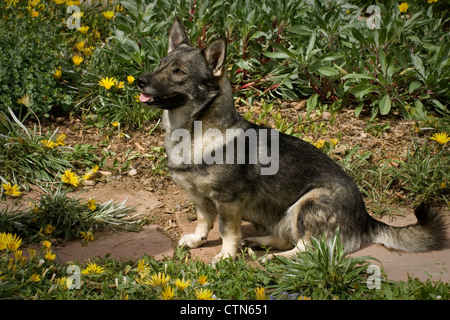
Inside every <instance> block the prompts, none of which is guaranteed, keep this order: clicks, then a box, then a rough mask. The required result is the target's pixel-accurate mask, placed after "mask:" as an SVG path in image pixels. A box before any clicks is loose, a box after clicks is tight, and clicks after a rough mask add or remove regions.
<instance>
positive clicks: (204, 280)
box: [198, 274, 208, 286]
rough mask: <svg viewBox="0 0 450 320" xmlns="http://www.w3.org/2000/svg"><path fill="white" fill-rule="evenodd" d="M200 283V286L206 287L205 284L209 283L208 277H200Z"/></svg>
mask: <svg viewBox="0 0 450 320" xmlns="http://www.w3.org/2000/svg"><path fill="white" fill-rule="evenodd" d="M198 282H199V283H200V285H201V286H202V285H204V284H205V283H207V282H208V281H207V278H206V276H205V275H203V274H202V275H201V276H200V277H198Z"/></svg>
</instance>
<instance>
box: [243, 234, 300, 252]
mask: <svg viewBox="0 0 450 320" xmlns="http://www.w3.org/2000/svg"><path fill="white" fill-rule="evenodd" d="M241 246H246V247H262V246H264V247H267V248H274V249H279V250H289V249H291V248H292V247H293V244H292V243H291V242H289V241H287V240H285V239H282V238H279V237H277V236H274V235H267V236H262V237H249V238H245V239H243V240H242V241H241Z"/></svg>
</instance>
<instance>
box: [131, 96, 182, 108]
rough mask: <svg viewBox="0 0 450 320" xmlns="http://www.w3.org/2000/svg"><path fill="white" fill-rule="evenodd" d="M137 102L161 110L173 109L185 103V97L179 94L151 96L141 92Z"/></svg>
mask: <svg viewBox="0 0 450 320" xmlns="http://www.w3.org/2000/svg"><path fill="white" fill-rule="evenodd" d="M139 101H141V102H142V103H145V104H146V105H149V106H152V107H157V108H161V109H173V108H175V107H179V106H181V105H183V104H184V103H185V97H184V96H183V95H181V94H171V95H167V96H151V95H148V94H146V93H143V92H141V95H140V96H139Z"/></svg>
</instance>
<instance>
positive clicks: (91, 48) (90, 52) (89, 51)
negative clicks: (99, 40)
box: [83, 47, 95, 56]
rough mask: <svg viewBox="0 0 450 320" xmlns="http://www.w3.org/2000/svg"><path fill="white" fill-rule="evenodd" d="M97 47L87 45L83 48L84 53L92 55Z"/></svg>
mask: <svg viewBox="0 0 450 320" xmlns="http://www.w3.org/2000/svg"><path fill="white" fill-rule="evenodd" d="M94 49H95V47H86V48H83V53H84V54H85V55H86V56H90V55H92V50H94Z"/></svg>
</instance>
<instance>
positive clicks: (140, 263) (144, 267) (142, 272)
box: [137, 259, 150, 278]
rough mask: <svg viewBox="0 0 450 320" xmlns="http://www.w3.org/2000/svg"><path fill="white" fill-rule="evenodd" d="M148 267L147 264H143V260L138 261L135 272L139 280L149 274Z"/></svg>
mask: <svg viewBox="0 0 450 320" xmlns="http://www.w3.org/2000/svg"><path fill="white" fill-rule="evenodd" d="M148 265H149V264H148V263H145V260H144V259H139V261H138V266H137V272H138V273H139V275H140V276H141V278H144V277H145V276H147V274H148V273H149V271H150V268H148Z"/></svg>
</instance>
